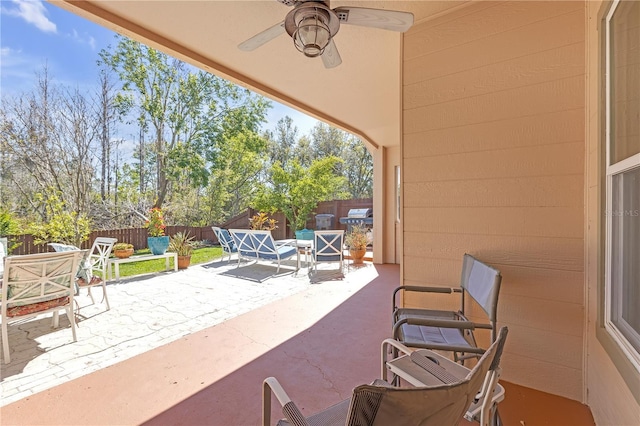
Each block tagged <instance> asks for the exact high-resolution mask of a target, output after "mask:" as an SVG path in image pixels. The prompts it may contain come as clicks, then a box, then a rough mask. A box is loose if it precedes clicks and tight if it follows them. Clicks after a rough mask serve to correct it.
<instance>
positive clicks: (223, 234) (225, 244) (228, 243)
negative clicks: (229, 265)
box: [211, 226, 238, 262]
mask: <svg viewBox="0 0 640 426" xmlns="http://www.w3.org/2000/svg"><path fill="white" fill-rule="evenodd" d="M211 229H213V232H214V233H215V234H216V238H217V239H218V242H219V243H220V246H221V247H222V253H223V256H222V259H224V255H225V254H226V255H227V256H229V259H228V261H227V262H231V255H232V254H233V253H237V252H238V248H237V247H236V244H235V243H234V242H233V237H232V236H231V233H230V232H229V230H228V229H224V228H219V227H217V226H212V227H211Z"/></svg>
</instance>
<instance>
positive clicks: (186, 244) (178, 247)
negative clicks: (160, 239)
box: [169, 232, 194, 256]
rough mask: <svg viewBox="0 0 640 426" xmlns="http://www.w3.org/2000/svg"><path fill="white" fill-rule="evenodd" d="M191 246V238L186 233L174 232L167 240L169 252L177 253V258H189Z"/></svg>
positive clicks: (191, 251)
mask: <svg viewBox="0 0 640 426" xmlns="http://www.w3.org/2000/svg"><path fill="white" fill-rule="evenodd" d="M193 244H194V242H193V237H192V236H190V235H189V233H188V232H186V233H184V232H176V234H175V235H174V236H172V237H171V238H170V239H169V251H172V252H175V253H177V254H178V256H191V254H192V253H193Z"/></svg>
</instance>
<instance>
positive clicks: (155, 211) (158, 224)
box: [145, 207, 167, 237]
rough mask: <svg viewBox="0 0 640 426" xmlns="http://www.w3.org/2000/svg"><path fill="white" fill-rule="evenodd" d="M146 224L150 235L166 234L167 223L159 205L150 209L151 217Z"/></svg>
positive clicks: (159, 235)
mask: <svg viewBox="0 0 640 426" xmlns="http://www.w3.org/2000/svg"><path fill="white" fill-rule="evenodd" d="M145 226H146V228H147V232H148V234H149V236H150V237H162V236H164V229H165V228H166V227H167V225H165V224H164V216H163V214H162V209H159V208H158V207H154V208H152V209H151V211H149V219H148V220H147V221H146V222H145Z"/></svg>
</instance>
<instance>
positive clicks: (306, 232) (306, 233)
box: [296, 229, 314, 240]
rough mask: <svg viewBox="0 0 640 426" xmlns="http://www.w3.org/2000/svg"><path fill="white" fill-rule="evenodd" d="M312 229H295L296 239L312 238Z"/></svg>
mask: <svg viewBox="0 0 640 426" xmlns="http://www.w3.org/2000/svg"><path fill="white" fill-rule="evenodd" d="M313 235H314V234H313V229H302V230H300V231H296V239H297V240H313Z"/></svg>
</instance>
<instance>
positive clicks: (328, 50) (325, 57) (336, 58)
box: [321, 39, 342, 68]
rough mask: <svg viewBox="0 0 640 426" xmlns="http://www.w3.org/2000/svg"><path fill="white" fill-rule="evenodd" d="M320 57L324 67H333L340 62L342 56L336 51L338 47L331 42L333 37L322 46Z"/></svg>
mask: <svg viewBox="0 0 640 426" xmlns="http://www.w3.org/2000/svg"><path fill="white" fill-rule="evenodd" d="M321 58H322V63H323V64H324V67H325V68H335V67H337V66H338V65H340V64H341V63H342V58H341V57H340V53H338V48H337V47H336V44H335V43H334V42H333V39H331V41H330V42H329V44H328V45H327V47H325V48H324V52H322V56H321Z"/></svg>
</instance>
